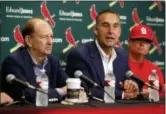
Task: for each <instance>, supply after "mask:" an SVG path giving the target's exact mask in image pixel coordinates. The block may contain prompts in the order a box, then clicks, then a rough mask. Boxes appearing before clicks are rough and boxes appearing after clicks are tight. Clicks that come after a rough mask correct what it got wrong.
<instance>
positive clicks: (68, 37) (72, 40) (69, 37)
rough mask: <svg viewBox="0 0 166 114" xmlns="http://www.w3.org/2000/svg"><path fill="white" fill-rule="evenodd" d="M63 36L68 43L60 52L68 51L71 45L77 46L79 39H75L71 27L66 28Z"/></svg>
mask: <svg viewBox="0 0 166 114" xmlns="http://www.w3.org/2000/svg"><path fill="white" fill-rule="evenodd" d="M65 37H66V41H67V42H68V43H69V44H68V46H67V47H65V48H64V49H63V50H62V52H63V53H66V52H67V51H69V50H70V49H71V48H72V47H74V48H75V47H77V43H79V40H77V41H75V38H74V36H73V34H72V32H71V27H69V28H67V29H66V32H65Z"/></svg>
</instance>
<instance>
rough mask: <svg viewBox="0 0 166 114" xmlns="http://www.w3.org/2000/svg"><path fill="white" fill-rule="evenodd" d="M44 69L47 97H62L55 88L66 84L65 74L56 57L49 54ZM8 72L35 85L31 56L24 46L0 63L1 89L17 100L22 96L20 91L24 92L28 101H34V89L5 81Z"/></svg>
mask: <svg viewBox="0 0 166 114" xmlns="http://www.w3.org/2000/svg"><path fill="white" fill-rule="evenodd" d="M45 70H46V74H47V76H48V77H49V95H50V96H49V98H58V99H59V100H60V99H62V97H61V95H59V93H58V92H57V91H56V90H55V88H60V87H63V86H65V85H66V82H65V81H66V79H67V75H66V74H65V72H64V71H63V70H61V68H60V65H59V60H58V58H57V57H55V56H53V55H49V56H48V64H47V65H46V66H45ZM8 74H14V75H15V76H16V78H18V79H21V80H23V81H25V82H26V81H27V82H29V83H30V84H31V85H33V86H37V83H36V76H35V73H34V69H33V62H32V58H31V56H30V55H29V53H28V50H27V49H26V48H23V47H21V48H19V49H18V50H17V51H16V52H14V53H12V54H10V55H9V56H8V57H7V58H6V59H5V60H4V62H3V63H2V69H1V79H2V91H4V92H6V93H7V94H9V95H10V96H11V97H12V98H13V99H14V100H19V99H20V98H21V96H22V92H24V94H25V97H26V99H27V100H28V101H30V102H35V95H36V92H35V90H32V89H29V88H24V87H23V86H21V85H20V84H18V83H11V84H9V83H7V81H6V76H7V75H8ZM23 90H24V91H23Z"/></svg>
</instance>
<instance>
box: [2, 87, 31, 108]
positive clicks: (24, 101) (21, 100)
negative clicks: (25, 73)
mask: <svg viewBox="0 0 166 114" xmlns="http://www.w3.org/2000/svg"><path fill="white" fill-rule="evenodd" d="M12 105H20V106H25V105H32V103H30V102H29V101H27V100H26V98H25V92H24V90H23V91H22V96H21V99H20V100H17V101H14V102H12V103H9V104H5V105H4V106H12Z"/></svg>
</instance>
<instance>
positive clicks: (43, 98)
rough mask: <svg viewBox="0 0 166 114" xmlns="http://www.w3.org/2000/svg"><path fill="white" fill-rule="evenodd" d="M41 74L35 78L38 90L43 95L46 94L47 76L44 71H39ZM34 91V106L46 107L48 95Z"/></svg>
mask: <svg viewBox="0 0 166 114" xmlns="http://www.w3.org/2000/svg"><path fill="white" fill-rule="evenodd" d="M40 71H41V74H40V75H39V76H37V79H36V80H37V85H38V88H40V89H42V90H43V91H44V92H45V93H48V76H47V75H46V73H45V70H44V69H41V70H40ZM45 93H42V92H39V91H36V106H44V107H46V106H48V95H47V94H45Z"/></svg>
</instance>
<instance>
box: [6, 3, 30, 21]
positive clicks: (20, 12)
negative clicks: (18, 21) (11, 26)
mask: <svg viewBox="0 0 166 114" xmlns="http://www.w3.org/2000/svg"><path fill="white" fill-rule="evenodd" d="M32 15H33V9H25V8H23V7H19V8H13V7H12V6H6V18H25V19H30V18H32Z"/></svg>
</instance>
